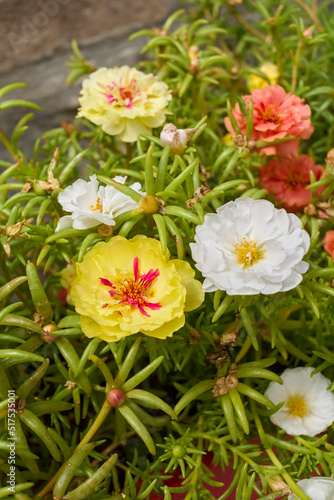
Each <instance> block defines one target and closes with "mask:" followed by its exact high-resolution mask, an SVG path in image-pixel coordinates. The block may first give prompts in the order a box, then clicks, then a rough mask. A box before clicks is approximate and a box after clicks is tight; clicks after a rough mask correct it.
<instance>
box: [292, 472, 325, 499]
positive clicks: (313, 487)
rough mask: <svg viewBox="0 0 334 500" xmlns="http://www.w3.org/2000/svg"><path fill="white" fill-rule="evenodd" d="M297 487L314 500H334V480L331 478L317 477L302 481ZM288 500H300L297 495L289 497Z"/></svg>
mask: <svg viewBox="0 0 334 500" xmlns="http://www.w3.org/2000/svg"><path fill="white" fill-rule="evenodd" d="M297 486H299V488H300V489H301V490H302V491H303V492H304V493H306V495H307V496H309V497H310V498H311V499H312V500H333V498H334V479H333V478H331V477H323V476H315V477H310V478H309V479H302V480H301V481H298V482H297ZM288 500H298V498H296V496H295V495H293V494H292V495H289V497H288Z"/></svg>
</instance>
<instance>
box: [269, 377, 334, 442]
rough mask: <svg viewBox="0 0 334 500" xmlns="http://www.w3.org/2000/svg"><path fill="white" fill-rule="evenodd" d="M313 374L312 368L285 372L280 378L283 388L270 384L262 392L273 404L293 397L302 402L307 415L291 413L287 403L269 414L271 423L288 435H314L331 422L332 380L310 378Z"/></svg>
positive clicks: (333, 416)
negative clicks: (305, 407)
mask: <svg viewBox="0 0 334 500" xmlns="http://www.w3.org/2000/svg"><path fill="white" fill-rule="evenodd" d="M313 371H314V368H312V367H307V368H302V367H300V368H291V369H287V370H285V371H284V372H283V373H282V375H281V378H282V380H283V385H280V384H278V383H277V382H271V383H270V384H269V386H268V388H267V390H266V392H265V396H266V397H267V398H268V399H270V400H271V401H272V402H273V403H274V404H275V405H277V404H279V403H281V402H282V401H284V402H285V403H286V402H287V401H288V400H289V399H290V398H293V397H297V398H301V399H302V400H303V401H304V402H305V404H306V406H307V412H306V414H305V415H304V416H302V417H299V416H294V415H293V414H291V412H290V410H289V407H288V405H287V404H284V406H283V407H282V408H281V409H280V410H278V411H277V412H276V413H274V414H273V415H271V417H270V419H271V421H272V422H273V423H274V424H275V425H278V426H279V427H281V428H282V429H284V430H285V431H286V432H287V433H288V434H291V435H297V436H298V435H300V434H304V435H306V436H315V435H316V434H319V433H320V432H323V431H325V430H326V429H327V427H328V426H329V425H331V424H332V423H333V422H334V395H333V394H332V392H331V391H330V390H328V386H329V384H330V383H331V381H330V380H329V379H328V378H326V377H324V376H323V375H322V374H321V373H316V374H315V375H313V376H312V377H311V373H312V372H313Z"/></svg>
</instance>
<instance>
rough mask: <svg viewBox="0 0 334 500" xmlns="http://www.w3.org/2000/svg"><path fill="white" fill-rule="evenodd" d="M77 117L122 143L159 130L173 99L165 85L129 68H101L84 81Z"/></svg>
mask: <svg viewBox="0 0 334 500" xmlns="http://www.w3.org/2000/svg"><path fill="white" fill-rule="evenodd" d="M81 95H82V97H80V98H79V102H80V104H81V107H80V108H79V112H78V116H79V117H84V118H87V119H88V120H90V121H91V122H93V123H95V124H96V125H101V127H102V130H104V132H106V133H107V134H110V135H117V136H118V137H119V138H120V139H121V140H122V141H124V142H133V141H135V140H136V139H137V138H138V136H139V134H141V133H143V134H150V133H151V132H152V128H155V127H160V125H163V123H164V122H165V115H166V113H168V111H167V104H168V101H169V100H170V99H171V98H172V96H171V91H170V90H169V89H168V86H167V85H166V83H164V82H161V81H159V80H158V78H157V77H155V76H154V75H152V74H151V73H150V74H148V75H146V74H145V73H143V72H142V71H138V70H136V69H135V68H130V67H129V66H122V67H120V68H118V67H115V68H112V69H108V68H100V69H98V70H97V71H95V72H94V73H92V74H91V75H90V76H89V78H87V79H86V80H85V81H84V82H83V86H82V91H81Z"/></svg>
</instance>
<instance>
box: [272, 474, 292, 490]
mask: <svg viewBox="0 0 334 500" xmlns="http://www.w3.org/2000/svg"><path fill="white" fill-rule="evenodd" d="M267 481H268V486H269V487H270V488H271V490H272V491H283V492H284V493H285V494H286V495H292V490H291V488H290V487H289V486H288V485H287V484H286V483H285V482H284V481H283V478H282V477H281V476H279V475H278V474H275V475H273V476H271V477H270V476H269V477H268V478H267Z"/></svg>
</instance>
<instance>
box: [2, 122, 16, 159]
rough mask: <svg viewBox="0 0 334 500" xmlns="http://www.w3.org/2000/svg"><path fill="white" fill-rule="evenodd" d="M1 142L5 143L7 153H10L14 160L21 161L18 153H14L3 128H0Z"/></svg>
mask: <svg viewBox="0 0 334 500" xmlns="http://www.w3.org/2000/svg"><path fill="white" fill-rule="evenodd" d="M0 141H1V142H2V143H3V145H4V146H5V148H6V149H7V151H9V153H10V154H11V155H12V157H13V158H14V160H15V161H20V160H21V158H20V157H19V156H18V155H17V154H16V153H14V151H13V148H12V146H11V143H10V142H9V140H8V138H7V136H6V134H5V133H4V131H3V130H2V128H0Z"/></svg>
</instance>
